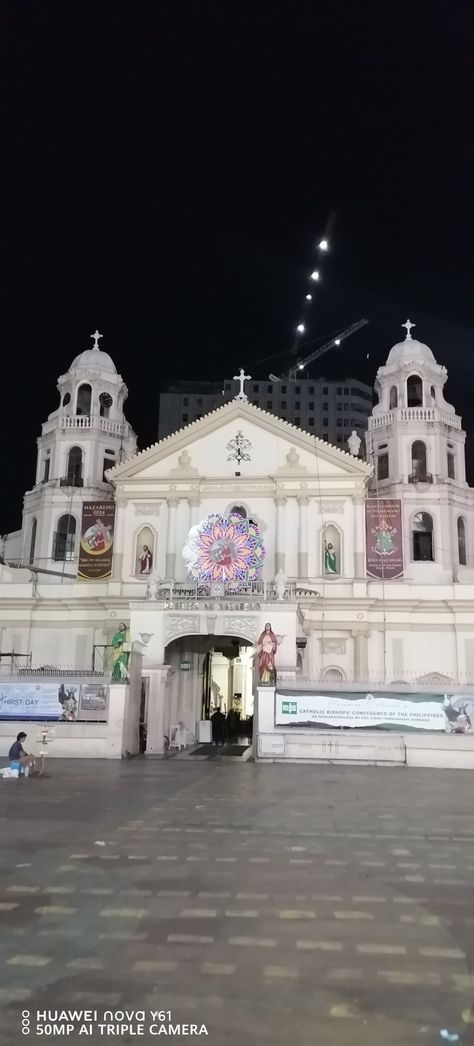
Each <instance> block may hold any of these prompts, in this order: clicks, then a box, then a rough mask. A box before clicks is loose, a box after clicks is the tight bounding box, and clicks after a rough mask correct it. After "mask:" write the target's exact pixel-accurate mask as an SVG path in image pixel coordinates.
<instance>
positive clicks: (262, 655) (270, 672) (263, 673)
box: [256, 622, 283, 683]
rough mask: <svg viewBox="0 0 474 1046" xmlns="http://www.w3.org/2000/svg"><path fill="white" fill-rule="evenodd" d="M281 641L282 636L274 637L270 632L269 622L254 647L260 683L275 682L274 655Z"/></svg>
mask: <svg viewBox="0 0 474 1046" xmlns="http://www.w3.org/2000/svg"><path fill="white" fill-rule="evenodd" d="M282 639H283V636H276V635H275V633H274V632H272V626H271V624H270V622H267V624H266V625H265V628H264V630H263V632H262V633H261V635H260V636H259V639H258V642H257V646H256V651H257V655H258V678H259V681H260V683H275V682H276V668H275V654H276V652H277V649H278V645H279V643H281V641H282Z"/></svg>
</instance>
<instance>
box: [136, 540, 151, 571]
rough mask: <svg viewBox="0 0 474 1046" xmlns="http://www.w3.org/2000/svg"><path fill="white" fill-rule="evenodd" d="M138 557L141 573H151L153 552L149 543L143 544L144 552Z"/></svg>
mask: <svg viewBox="0 0 474 1046" xmlns="http://www.w3.org/2000/svg"><path fill="white" fill-rule="evenodd" d="M138 559H139V563H140V574H151V571H152V567H153V553H152V551H151V549H150V548H149V547H148V545H144V546H143V551H142V554H141V556H139V557H138Z"/></svg>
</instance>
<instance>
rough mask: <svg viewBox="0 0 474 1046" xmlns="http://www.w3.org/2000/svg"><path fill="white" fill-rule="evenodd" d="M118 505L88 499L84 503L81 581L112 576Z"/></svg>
mask: <svg viewBox="0 0 474 1046" xmlns="http://www.w3.org/2000/svg"><path fill="white" fill-rule="evenodd" d="M114 522H115V505H114V502H113V501H102V502H97V501H85V502H84V504H83V506H82V523H81V541H80V547H79V566H78V573H77V576H78V580H79V581H106V580H107V579H108V578H111V577H112V557H113V549H114Z"/></svg>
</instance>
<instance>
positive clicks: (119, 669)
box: [112, 622, 131, 683]
mask: <svg viewBox="0 0 474 1046" xmlns="http://www.w3.org/2000/svg"><path fill="white" fill-rule="evenodd" d="M112 647H113V650H114V655H113V657H114V660H113V665H112V681H113V682H114V683H128V682H129V680H130V673H129V671H128V662H129V660H130V650H131V643H130V632H129V631H128V628H127V626H126V625H125V624H123V622H122V624H121V625H119V630H118V632H116V633H115V635H113V636H112Z"/></svg>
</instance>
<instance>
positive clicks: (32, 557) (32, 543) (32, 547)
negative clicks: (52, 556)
mask: <svg viewBox="0 0 474 1046" xmlns="http://www.w3.org/2000/svg"><path fill="white" fill-rule="evenodd" d="M37 529H38V520H37V519H34V520H33V522H32V524H31V536H30V556H29V559H28V562H29V563H34V561H35V545H36V531H37Z"/></svg>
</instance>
